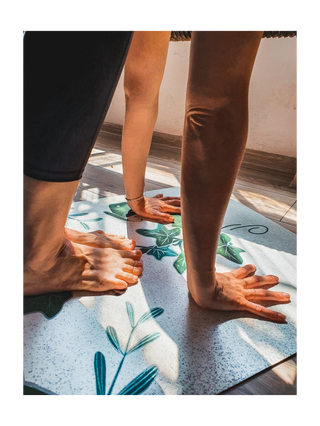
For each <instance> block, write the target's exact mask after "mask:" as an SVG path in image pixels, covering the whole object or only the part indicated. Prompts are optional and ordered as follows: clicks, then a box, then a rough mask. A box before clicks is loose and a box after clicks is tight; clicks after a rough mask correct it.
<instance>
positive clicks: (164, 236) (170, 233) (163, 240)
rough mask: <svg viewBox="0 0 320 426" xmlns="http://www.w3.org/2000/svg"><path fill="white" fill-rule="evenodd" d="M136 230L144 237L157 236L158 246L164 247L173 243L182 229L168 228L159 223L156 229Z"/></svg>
mask: <svg viewBox="0 0 320 426" xmlns="http://www.w3.org/2000/svg"><path fill="white" fill-rule="evenodd" d="M136 232H137V233H138V234H140V235H143V236H144V237H151V238H155V239H156V244H157V246H158V247H162V246H167V245H169V244H171V243H172V241H173V240H174V239H175V237H176V236H177V235H179V234H180V229H179V228H176V229H168V228H166V227H165V226H164V225H160V224H159V225H158V226H157V228H155V229H137V230H136Z"/></svg>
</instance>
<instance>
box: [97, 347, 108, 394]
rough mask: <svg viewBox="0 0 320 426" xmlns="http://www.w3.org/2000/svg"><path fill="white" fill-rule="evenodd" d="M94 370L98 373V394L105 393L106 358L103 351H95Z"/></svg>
mask: <svg viewBox="0 0 320 426" xmlns="http://www.w3.org/2000/svg"><path fill="white" fill-rule="evenodd" d="M94 372H95V375H96V392H97V395H105V394H106V359H105V357H104V355H103V354H102V353H101V352H96V353H95V356H94Z"/></svg>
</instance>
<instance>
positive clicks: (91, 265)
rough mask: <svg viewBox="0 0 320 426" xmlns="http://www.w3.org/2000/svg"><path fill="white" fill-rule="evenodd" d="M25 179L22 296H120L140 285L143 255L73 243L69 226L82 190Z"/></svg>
mask: <svg viewBox="0 0 320 426" xmlns="http://www.w3.org/2000/svg"><path fill="white" fill-rule="evenodd" d="M78 183H79V182H78V181H74V182H43V181H39V180H36V179H32V178H29V177H27V176H25V177H24V294H25V295H31V294H32V295H34V294H42V293H49V292H55V291H67V290H69V291H73V290H84V291H90V292H101V293H110V294H121V293H122V292H123V291H125V290H126V289H127V287H128V286H130V285H134V284H136V283H137V282H138V276H139V275H140V274H141V272H142V262H141V261H140V258H141V252H140V250H133V251H132V250H115V249H112V248H101V247H91V246H87V245H83V244H78V243H75V242H71V241H70V240H69V239H68V238H67V237H66V235H65V228H64V226H65V223H66V220H67V216H68V213H69V209H70V206H71V203H72V200H73V197H74V194H75V191H76V189H77V186H78Z"/></svg>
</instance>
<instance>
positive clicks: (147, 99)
mask: <svg viewBox="0 0 320 426" xmlns="http://www.w3.org/2000/svg"><path fill="white" fill-rule="evenodd" d="M169 41H170V31H136V32H135V33H134V35H133V38H132V42H131V45H130V50H129V53H128V56H127V59H126V63H125V72H124V90H125V99H126V109H125V119H124V126H123V133H122V162H123V179H124V185H125V190H126V198H127V202H128V205H129V206H130V207H131V209H132V210H133V211H134V212H135V213H136V214H137V215H139V216H140V217H142V218H144V219H151V220H156V221H158V222H161V223H170V222H173V220H174V219H173V217H172V216H171V215H170V213H180V198H179V197H173V198H172V197H162V195H161V194H159V195H157V196H156V197H151V198H145V197H144V196H143V192H144V186H145V171H146V166H147V158H148V154H149V150H150V144H151V139H152V134H153V130H154V126H155V123H156V120H157V116H158V98H159V90H160V85H161V81H162V77H163V74H164V69H165V64H166V59H167V53H168V47H169Z"/></svg>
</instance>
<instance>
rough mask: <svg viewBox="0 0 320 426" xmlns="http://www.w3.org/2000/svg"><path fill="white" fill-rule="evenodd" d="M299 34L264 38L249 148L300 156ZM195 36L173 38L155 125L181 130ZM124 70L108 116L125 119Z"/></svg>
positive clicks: (165, 129)
mask: <svg viewBox="0 0 320 426" xmlns="http://www.w3.org/2000/svg"><path fill="white" fill-rule="evenodd" d="M296 42H297V39H296V37H294V38H275V39H262V40H261V44H260V48H259V51H258V55H257V59H256V62H255V65H254V69H253V74H252V78H251V86H250V124H249V136H248V143H247V148H251V149H256V150H258V151H265V152H271V153H274V154H282V155H288V156H290V157H296ZM189 49H190V42H170V46H169V53H168V60H167V65H166V70H165V74H164V77H163V82H162V86H161V90H160V107H159V115H158V120H157V123H156V126H155V130H156V131H158V132H163V133H170V134H173V135H182V129H183V118H184V106H185V90H186V83H187V77H188V64H189ZM123 117H124V95H123V75H122V76H121V79H120V81H119V84H118V87H117V89H116V93H115V95H114V98H113V100H112V103H111V106H110V109H109V111H108V114H107V116H106V120H105V121H108V122H111V123H115V124H123Z"/></svg>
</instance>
